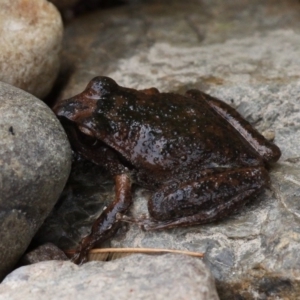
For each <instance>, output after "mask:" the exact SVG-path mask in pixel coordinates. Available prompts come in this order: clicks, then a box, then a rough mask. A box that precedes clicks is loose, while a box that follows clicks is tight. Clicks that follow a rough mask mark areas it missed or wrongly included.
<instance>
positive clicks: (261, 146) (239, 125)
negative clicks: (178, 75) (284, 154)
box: [186, 90, 281, 163]
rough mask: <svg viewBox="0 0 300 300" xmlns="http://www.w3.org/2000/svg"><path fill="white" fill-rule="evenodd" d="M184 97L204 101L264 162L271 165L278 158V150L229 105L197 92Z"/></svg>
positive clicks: (188, 92)
mask: <svg viewBox="0 0 300 300" xmlns="http://www.w3.org/2000/svg"><path fill="white" fill-rule="evenodd" d="M186 95H187V96H188V97H191V98H193V99H195V100H199V101H206V102H207V103H208V104H209V105H210V106H211V107H212V108H213V109H214V111H215V112H216V113H217V114H219V115H220V116H221V117H222V118H223V119H225V120H226V121H227V122H228V123H230V125H231V126H232V127H234V128H235V130H236V131H238V132H239V134H240V135H241V136H243V138H244V139H245V140H246V141H247V142H248V143H250V145H251V146H252V148H253V149H254V150H255V151H256V152H257V153H258V154H259V155H260V156H261V157H262V158H263V160H264V161H265V162H267V163H273V162H276V161H277V160H278V159H279V158H280V156H281V151H280V149H279V148H278V147H277V146H276V145H275V144H274V143H272V142H271V141H268V140H267V139H266V138H265V137H264V136H263V135H261V134H260V133H259V132H258V131H257V130H256V129H254V128H253V127H252V125H251V124H250V123H249V122H247V121H246V120H245V119H244V118H243V117H242V116H241V115H240V114H239V113H238V112H237V111H236V110H235V109H234V108H232V107H231V106H230V105H228V104H226V103H225V102H223V101H221V100H219V99H217V98H214V97H212V96H210V95H208V94H205V93H203V92H201V91H198V90H190V91H187V93H186Z"/></svg>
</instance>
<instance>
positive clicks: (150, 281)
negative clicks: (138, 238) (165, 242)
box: [0, 254, 219, 300]
mask: <svg viewBox="0 0 300 300" xmlns="http://www.w3.org/2000/svg"><path fill="white" fill-rule="evenodd" d="M41 298H43V299H45V300H46V299H62V300H64V299H74V300H75V299H95V298H99V299H100V298H101V299H120V300H122V299H124V300H125V299H126V300H130V299H137V300H138V299H157V300H160V299H172V300H173V299H174V300H176V299H199V300H217V299H219V297H218V295H217V292H216V290H215V286H214V279H213V277H212V276H211V274H210V272H209V271H208V269H207V268H206V267H205V266H204V264H203V263H202V262H201V260H200V259H196V258H191V257H187V256H184V255H174V254H167V255H161V256H147V255H131V256H129V257H125V258H122V259H118V260H114V261H110V262H89V263H87V264H84V265H82V266H80V267H78V266H77V265H74V264H73V263H71V262H60V261H49V262H43V263H37V264H33V265H30V266H26V267H21V268H19V269H17V270H15V271H14V272H13V273H11V274H10V275H9V276H7V277H6V279H5V280H4V281H3V283H2V284H1V285H0V299H1V300H2V299H3V300H4V299H11V300H14V299H33V300H34V299H41Z"/></svg>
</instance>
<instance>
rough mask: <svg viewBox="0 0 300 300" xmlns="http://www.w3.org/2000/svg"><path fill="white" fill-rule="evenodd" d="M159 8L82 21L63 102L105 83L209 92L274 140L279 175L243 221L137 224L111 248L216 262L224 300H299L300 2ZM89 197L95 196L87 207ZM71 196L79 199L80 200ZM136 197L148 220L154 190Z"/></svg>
mask: <svg viewBox="0 0 300 300" xmlns="http://www.w3.org/2000/svg"><path fill="white" fill-rule="evenodd" d="M158 2H159V1H153V2H152V3H151V4H150V3H149V4H147V5H141V6H138V7H136V6H132V7H130V6H129V7H123V8H120V9H117V10H113V11H111V14H108V13H107V11H105V12H97V13H94V14H90V15H89V16H86V17H83V18H80V19H78V20H76V21H75V22H73V23H71V24H70V25H69V27H68V28H67V29H66V30H67V35H66V41H65V49H67V50H66V51H65V52H64V57H65V62H67V61H69V64H70V65H72V71H71V72H70V78H69V81H68V84H67V85H66V87H65V88H64V89H63V91H62V93H61V97H62V98H67V97H70V96H72V95H74V94H77V93H79V92H81V91H82V90H83V89H84V87H85V86H86V84H87V83H88V82H89V80H90V79H91V78H92V77H94V76H97V75H107V76H111V77H113V78H114V79H115V80H116V81H117V82H118V83H120V84H122V85H125V86H128V87H134V88H147V87H151V86H155V87H157V88H159V89H160V90H161V91H175V92H182V93H183V92H184V91H186V90H187V89H190V88H198V89H202V90H204V91H206V92H208V93H210V94H212V95H214V96H217V97H218V98H220V99H223V100H225V101H226V102H227V103H229V104H231V105H232V106H234V107H235V108H236V109H237V110H238V111H239V112H240V113H241V114H242V115H243V116H244V117H245V118H246V119H247V120H248V121H250V122H251V123H252V124H253V125H254V126H255V127H256V128H258V130H259V131H261V132H263V133H266V134H269V133H270V131H273V132H275V142H276V144H277V145H278V146H279V147H280V148H281V149H282V158H281V160H280V161H279V162H278V163H277V164H276V165H275V166H274V167H273V168H272V169H271V179H272V186H271V188H270V190H266V191H265V192H264V193H263V194H262V195H260V196H259V198H258V199H253V200H252V201H251V203H249V204H248V205H247V206H245V208H244V209H243V210H242V211H240V212H239V213H237V214H235V215H233V216H231V217H229V218H227V219H225V220H223V221H220V222H217V223H214V224H209V225H206V226H197V227H189V228H178V229H172V230H168V231H161V232H143V231H142V230H140V229H139V228H138V227H137V226H128V227H129V230H128V231H126V230H123V229H122V230H121V233H119V235H117V236H116V237H115V238H114V239H113V240H112V241H111V245H112V246H115V247H157V248H161V247H165V248H172V249H186V250H191V251H199V252H206V257H205V260H204V262H205V263H206V264H207V266H209V268H210V269H211V271H212V273H213V274H214V276H215V278H216V279H217V288H218V290H219V292H220V293H219V294H220V298H221V299H234V297H236V298H237V299H253V298H254V299H255V298H257V299H276V297H277V298H279V299H284V297H286V299H296V298H295V295H299V294H300V281H299V278H300V274H299V265H300V256H299V249H300V236H299V231H300V219H299V216H300V213H299V204H298V201H299V198H300V159H299V153H300V144H299V140H300V130H299V124H300V113H299V112H300V104H299V103H300V101H299V100H300V98H299V95H300V83H299V77H300V76H299V71H298V69H297V66H298V65H299V63H300V55H299V42H300V35H299V28H298V26H297V24H298V23H299V20H300V10H299V8H300V4H299V2H298V1H292V0H288V1H283V0H282V1H276V2H275V1H268V2H261V1H258V0H257V1H250V0H249V1H243V2H241V3H239V4H237V2H236V1H226V2H225V1H201V2H199V1H192V0H191V1H185V2H184V4H182V1H172V4H169V3H168V4H164V3H162V2H161V1H160V2H161V3H158ZM141 15H143V17H141ZM99 19H101V21H102V22H101V24H100V23H99V22H98V20H99ZM283 28H284V29H283ZM87 32H88V34H87ZM99 32H101V35H99ZM75 36H76V38H75ZM115 36H118V38H117V39H116V38H115ZM79 57H80V59H79ZM66 67H67V64H66ZM94 171H95V172H96V170H94ZM91 172H93V171H91ZM95 174H96V173H95ZM77 176H78V175H77ZM89 176H90V178H93V177H95V175H94V176H92V175H89ZM97 180H100V179H99V178H97ZM94 182H96V180H95V181H94ZM85 184H87V186H88V185H91V181H88V180H86V183H85ZM94 187H96V184H94ZM103 188H104V190H105V191H107V193H109V191H110V192H111V187H109V186H103V185H101V184H100V186H99V190H98V191H97V189H96V188H95V189H94V190H93V193H95V194H96V193H98V192H100V191H101V190H103ZM86 194H87V190H85V191H84V192H83V193H82V195H83V196H82V198H81V199H83V198H84V197H85V196H84V195H86ZM65 197H66V198H68V199H70V198H71V194H69V196H67V195H65ZM77 197H78V198H80V196H78V195H77ZM89 197H90V198H92V197H93V195H92V194H90V195H89ZM107 197H108V198H109V197H110V196H109V194H107ZM134 197H135V200H134V205H133V207H132V210H131V212H130V214H132V215H134V216H140V215H141V214H144V213H146V211H147V208H146V201H147V199H148V198H149V192H147V191H145V190H143V189H137V190H136V191H135V196H134ZM90 198H89V199H90ZM106 201H109V199H107V200H106ZM82 202H83V201H82V200H81V203H82ZM103 202H105V199H103V198H102V199H101V200H99V201H98V207H97V205H96V201H94V202H93V204H94V207H95V212H97V213H99V212H100V211H101V207H102V205H103ZM73 205H74V204H73ZM78 210H79V209H77V210H76V211H78ZM67 212H68V211H67ZM67 212H66V213H65V214H61V211H60V218H61V220H63V222H64V223H67V222H68V221H70V220H72V217H71V215H70V214H68V213H67ZM97 213H96V214H97ZM96 214H95V215H92V216H91V218H89V219H86V221H81V225H86V224H87V223H88V221H90V220H91V219H92V218H93V217H96ZM76 216H77V217H78V218H80V215H79V214H77V215H76ZM76 220H78V219H77V218H76ZM74 223H76V222H74V219H73V224H74ZM76 225H78V228H77V229H74V228H73V230H75V232H76V234H74V231H72V232H70V233H68V234H67V235H66V233H65V232H64V233H63V234H62V235H61V236H63V238H60V239H59V238H56V240H60V242H61V241H62V240H64V241H65V243H63V244H62V245H63V247H67V246H68V243H69V247H70V248H72V247H74V242H73V241H72V239H76V238H78V235H79V233H80V232H82V234H85V233H86V227H84V229H80V228H83V227H80V226H79V225H80V222H77V224H76ZM56 227H57V228H58V226H57V225H56ZM74 227H75V226H74ZM66 236H68V239H66V238H65V237H66ZM71 241H72V242H71ZM272 297H273V298H272Z"/></svg>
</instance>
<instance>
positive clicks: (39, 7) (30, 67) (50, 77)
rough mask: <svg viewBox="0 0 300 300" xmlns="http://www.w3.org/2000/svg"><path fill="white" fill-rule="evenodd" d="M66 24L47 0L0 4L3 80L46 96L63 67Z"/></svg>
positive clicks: (12, 0)
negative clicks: (62, 54) (62, 43)
mask: <svg viewBox="0 0 300 300" xmlns="http://www.w3.org/2000/svg"><path fill="white" fill-rule="evenodd" d="M62 34H63V26H62V21H61V17H60V14H59V12H58V11H57V9H56V8H55V7H54V5H52V4H51V3H49V2H48V1H45V0H2V1H1V3H0V35H1V45H0V80H1V81H3V82H6V83H9V84H11V85H14V86H16V87H19V88H21V89H23V90H25V91H28V92H30V93H31V94H33V95H35V96H36V97H39V98H43V97H45V96H46V95H47V94H48V92H49V91H50V89H51V88H52V86H53V83H54V81H55V79H56V76H57V74H58V71H59V66H60V49H61V39H62Z"/></svg>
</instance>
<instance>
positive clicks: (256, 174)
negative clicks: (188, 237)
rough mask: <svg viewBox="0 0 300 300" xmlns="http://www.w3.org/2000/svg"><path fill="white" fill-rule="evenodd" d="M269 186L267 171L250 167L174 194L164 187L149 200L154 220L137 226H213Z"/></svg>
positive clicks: (206, 179) (181, 188)
mask: <svg viewBox="0 0 300 300" xmlns="http://www.w3.org/2000/svg"><path fill="white" fill-rule="evenodd" d="M268 184H269V176H268V173H267V171H266V170H265V169H264V168H260V167H249V168H239V169H234V170H228V171H224V172H221V173H218V174H213V175H210V176H207V177H204V178H201V179H199V180H198V181H195V182H190V183H185V184H182V185H181V186H179V187H178V188H177V189H176V190H174V191H173V192H171V193H169V191H168V188H162V189H161V190H160V191H158V192H157V193H155V194H154V195H153V196H152V199H151V200H150V201H149V204H148V209H149V213H150V216H151V219H140V220H136V221H135V223H138V224H139V225H140V226H141V227H142V228H143V229H145V230H157V229H164V228H173V227H178V226H189V225H196V224H205V223H210V222H213V221H216V220H218V219H221V218H223V217H224V216H227V215H228V214H230V213H232V212H234V211H236V210H237V209H239V208H240V207H241V206H243V205H244V204H245V202H246V201H247V200H249V198H251V197H253V196H256V195H257V194H258V193H259V192H260V191H261V190H262V189H263V188H264V187H266V186H267V185H268ZM125 221H126V219H125Z"/></svg>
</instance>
